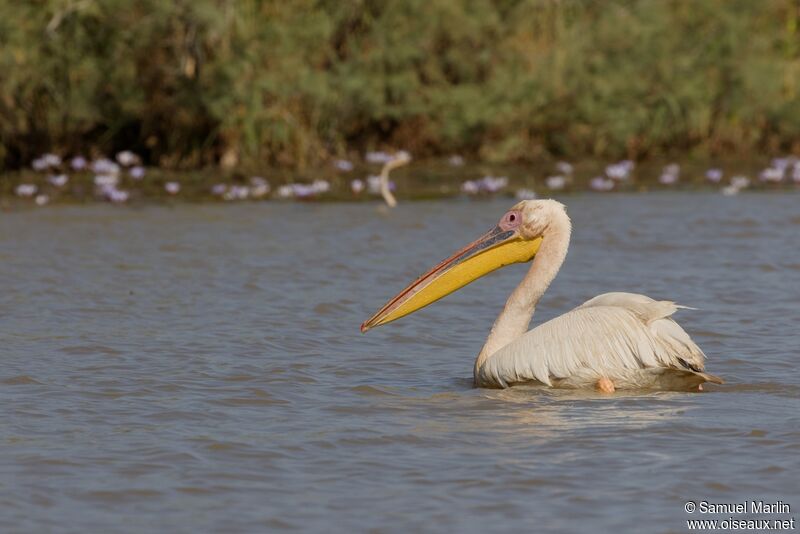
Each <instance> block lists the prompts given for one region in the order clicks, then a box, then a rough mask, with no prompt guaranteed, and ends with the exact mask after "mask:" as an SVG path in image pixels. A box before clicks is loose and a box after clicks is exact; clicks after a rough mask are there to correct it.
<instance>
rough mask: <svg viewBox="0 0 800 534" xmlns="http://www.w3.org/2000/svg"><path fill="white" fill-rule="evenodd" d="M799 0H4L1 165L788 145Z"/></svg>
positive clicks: (189, 163)
mask: <svg viewBox="0 0 800 534" xmlns="http://www.w3.org/2000/svg"><path fill="white" fill-rule="evenodd" d="M798 26H800V6H799V5H798V4H797V2H795V1H794V0H764V1H752V0H683V1H679V0H617V1H608V2H606V1H603V2H600V1H589V0H493V1H491V0H465V1H463V2H454V1H452V0H386V1H381V0H335V1H334V0H316V1H312V0H292V1H288V0H272V1H267V0H264V1H259V0H192V1H179V2H161V1H157V0H142V1H139V2H129V1H127V0H70V1H68V2H67V1H64V0H39V1H32V0H27V1H23V2H18V1H13V0H0V169H2V168H6V169H12V168H16V167H19V166H23V165H27V164H28V163H29V162H30V160H31V159H32V158H33V157H35V156H36V155H38V154H40V153H42V152H45V151H56V152H59V153H61V154H72V153H78V152H80V153H84V154H86V155H92V154H99V153H113V152H115V151H116V150H120V149H123V148H127V149H131V150H134V151H136V152H138V153H140V154H143V155H144V156H145V159H146V161H147V163H148V164H151V165H158V166H161V167H163V168H167V169H187V168H198V167H202V166H205V165H212V164H219V163H223V164H225V165H227V166H235V165H239V166H242V167H247V166H255V165H263V164H270V165H277V166H285V167H288V168H293V169H296V170H301V171H302V170H303V169H304V168H307V167H309V166H315V165H319V164H320V163H322V162H324V161H326V160H327V159H328V158H330V157H333V156H346V155H347V154H349V153H351V152H352V151H362V150H366V149H371V148H380V147H383V146H394V147H399V148H405V149H408V150H410V151H411V152H412V153H413V154H414V155H415V156H427V155H439V154H448V153H453V152H459V153H462V154H465V155H469V156H470V157H474V158H480V159H482V160H485V161H489V162H513V161H526V160H536V159H542V158H545V159H546V158H549V157H565V158H573V159H577V158H583V157H596V158H621V157H631V158H644V157H651V156H664V155H669V154H672V153H675V152H681V153H687V152H688V153H690V155H692V156H699V157H704V156H721V155H725V154H738V155H742V154H745V153H748V152H749V153H756V151H758V152H759V153H763V152H767V153H777V152H779V151H784V152H785V151H795V152H800V98H798V97H800V28H798Z"/></svg>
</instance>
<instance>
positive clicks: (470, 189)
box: [461, 180, 481, 195]
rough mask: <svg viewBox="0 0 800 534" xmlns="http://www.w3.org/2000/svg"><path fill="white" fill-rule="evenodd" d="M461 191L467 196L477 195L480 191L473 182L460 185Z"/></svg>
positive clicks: (468, 181) (469, 181) (476, 183)
mask: <svg viewBox="0 0 800 534" xmlns="http://www.w3.org/2000/svg"><path fill="white" fill-rule="evenodd" d="M461 190H462V191H463V192H464V193H466V194H468V195H477V194H478V193H479V192H480V190H481V189H480V187H479V186H478V182H476V181H475V180H467V181H466V182H464V183H463V184H461Z"/></svg>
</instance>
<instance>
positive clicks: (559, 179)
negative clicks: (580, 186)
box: [545, 176, 567, 190]
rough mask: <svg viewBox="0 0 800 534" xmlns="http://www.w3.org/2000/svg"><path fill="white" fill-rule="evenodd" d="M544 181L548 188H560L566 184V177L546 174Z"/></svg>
mask: <svg viewBox="0 0 800 534" xmlns="http://www.w3.org/2000/svg"><path fill="white" fill-rule="evenodd" d="M545 183H546V184H547V187H549V188H550V189H554V190H560V189H564V186H566V185H567V179H566V178H565V177H564V176H548V177H547V179H546V180H545Z"/></svg>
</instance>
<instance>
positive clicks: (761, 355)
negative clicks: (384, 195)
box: [0, 194, 800, 532]
mask: <svg viewBox="0 0 800 534" xmlns="http://www.w3.org/2000/svg"><path fill="white" fill-rule="evenodd" d="M562 200H564V201H565V202H566V204H567V205H568V209H569V212H570V214H571V216H572V218H573V222H574V227H575V230H574V237H573V243H572V249H571V251H570V254H569V256H568V258H567V262H566V264H565V266H564V268H563V270H562V272H561V274H560V275H559V277H558V278H557V279H556V281H555V283H554V284H553V286H552V287H551V289H550V291H549V292H548V294H547V295H546V296H545V299H544V301H543V302H542V305H541V306H540V311H538V312H537V317H536V318H535V319H534V321H535V322H540V321H543V320H546V319H548V318H550V317H552V316H554V315H556V314H558V313H563V312H564V311H566V310H568V309H570V308H571V307H573V306H575V305H577V304H579V303H580V302H583V301H584V300H586V299H588V298H590V297H592V296H594V295H595V294H598V293H601V292H605V291H613V290H627V291H635V292H643V293H647V294H649V295H651V296H653V297H656V298H668V299H674V300H676V301H678V302H680V303H683V304H686V305H690V306H695V307H697V308H700V310H699V311H689V310H685V311H681V312H680V313H679V315H678V319H679V321H681V323H682V324H683V325H684V326H685V327H686V329H687V330H688V331H689V332H690V333H691V334H692V335H694V336H695V338H696V339H697V341H698V342H699V344H700V345H701V346H702V347H703V348H704V350H705V351H706V352H707V354H708V355H709V370H710V371H711V372H713V373H715V374H719V375H720V376H723V377H724V378H726V380H727V381H728V384H726V385H725V386H720V387H716V386H710V387H708V391H706V392H704V393H702V394H686V393H674V392H627V393H618V394H616V395H614V396H613V397H610V398H609V397H605V396H601V395H598V394H596V393H594V392H580V391H551V390H547V389H544V388H539V387H534V386H523V387H516V388H512V389H509V390H502V391H501V390H476V389H473V388H472V387H471V370H472V363H473V359H474V357H475V354H476V352H477V351H478V350H479V349H480V347H481V345H482V342H483V339H484V337H485V335H486V334H487V332H488V328H489V326H490V325H491V323H492V321H493V319H494V317H495V315H496V314H497V312H498V311H499V309H500V307H501V306H502V303H503V302H504V301H505V298H506V296H507V294H508V293H509V291H510V290H511V288H513V287H514V285H515V284H516V283H517V281H518V280H519V278H520V277H521V275H522V273H523V272H524V268H525V267H524V266H514V267H510V268H508V269H505V270H503V271H502V272H499V273H497V274H495V275H492V276H490V277H487V278H486V279H484V280H482V281H480V282H477V283H475V284H472V285H470V286H469V287H468V288H465V289H464V290H462V291H461V292H459V293H458V294H455V295H452V296H451V297H448V298H447V299H445V300H444V301H442V302H439V303H437V304H436V305H434V306H431V307H430V308H427V309H426V310H423V311H421V312H419V313H417V314H415V315H413V316H411V317H408V318H405V319H403V320H402V321H398V322H396V323H393V324H392V325H389V326H386V327H382V328H379V329H376V330H374V331H371V332H370V333H369V334H368V335H366V336H362V335H360V334H359V333H358V327H359V325H360V324H361V322H362V321H363V320H364V319H365V318H366V317H368V316H369V315H371V314H372V312H374V311H375V309H377V307H378V306H379V305H380V304H382V303H383V302H384V301H385V299H386V298H387V297H389V296H391V295H392V294H394V293H395V292H396V291H397V290H399V289H401V288H402V287H403V286H404V285H405V284H406V283H407V282H408V281H409V280H410V279H412V278H413V277H415V276H416V275H418V274H419V273H420V272H423V271H424V270H426V269H427V268H428V267H429V266H430V265H432V264H433V263H434V262H436V261H438V260H440V259H441V258H442V257H444V256H445V255H446V254H448V253H449V252H452V251H453V250H455V249H457V248H459V247H460V246H462V245H463V244H464V243H466V242H468V241H470V240H472V239H474V238H475V236H477V235H479V234H480V233H481V232H483V231H485V229H486V228H488V227H490V226H491V225H492V224H493V223H494V222H495V220H496V219H497V218H498V217H499V215H501V214H502V213H503V211H504V210H505V209H506V208H507V207H508V206H509V205H510V204H511V202H510V201H503V200H495V201H491V202H465V201H451V202H426V203H413V204H412V203H407V204H404V205H401V206H400V208H398V209H397V210H394V211H392V212H387V211H386V210H380V209H379V208H378V207H377V206H376V205H368V204H360V205H347V204H339V205H274V204H264V205H238V206H181V207H176V208H173V209H170V208H159V207H146V208H142V209H135V210H134V209H132V210H120V209H111V208H109V207H102V206H92V207H75V208H68V207H65V208H59V207H55V208H53V209H49V210H46V211H36V212H33V211H31V212H20V213H13V214H4V215H2V218H0V276H1V277H2V280H3V281H4V284H3V291H2V292H0V311H1V313H2V325H3V328H2V330H1V331H0V355H2V359H3V362H4V365H3V371H2V373H1V374H0V400H2V402H3V405H4V406H5V407H6V416H5V419H4V424H3V426H2V435H1V436H2V440H0V443H2V447H3V451H2V452H3V455H2V457H3V461H2V462H3V463H2V469H3V473H4V477H3V480H4V481H5V484H4V489H3V492H2V494H0V499H2V503H3V504H2V506H3V514H1V515H0V528H2V529H3V530H14V531H47V530H59V529H61V528H63V526H64V525H70V527H72V528H74V529H75V530H92V531H108V530H114V531H130V532H138V531H142V530H154V529H155V530H162V531H164V530H168V531H185V532H189V531H197V530H209V529H212V530H225V531H231V532H237V531H238V532H252V531H263V530H273V529H287V530H290V529H297V530H331V529H332V530H342V531H350V530H354V529H357V530H359V531H361V530H366V529H371V528H372V529H377V530H396V529H399V528H403V529H414V530H426V531H430V530H434V531H438V530H441V531H464V532H468V531H475V532H477V531H486V530H487V529H488V530H491V531H495V530H497V529H498V525H503V527H502V528H501V529H502V530H521V529H524V530H528V531H537V532H540V531H547V530H568V531H585V530H597V531H611V530H613V529H620V530H624V531H630V524H631V521H632V520H637V521H642V520H644V519H643V518H645V517H646V518H647V521H648V524H650V523H652V524H653V525H658V527H657V528H656V529H655V530H657V531H664V532H667V531H682V530H683V529H684V525H685V523H683V520H684V519H686V514H685V513H684V511H683V503H684V502H685V501H686V500H688V499H690V498H692V499H696V500H702V499H707V500H717V501H719V502H735V501H741V500H743V499H754V498H758V499H761V498H781V499H783V500H784V501H786V502H789V503H791V504H792V505H793V506H794V505H796V506H800V499H798V498H797V497H798V491H797V484H796V473H797V472H798V467H800V460H798V459H799V458H800V455H798V444H799V443H800V416H799V415H798V414H800V402H799V401H798V398H799V397H800V380H799V379H798V377H797V374H796V373H795V372H794V371H795V369H796V359H797V335H796V332H797V329H798V327H799V326H800V323H798V316H797V313H796V309H797V302H798V300H799V298H798V297H800V284H797V283H795V282H794V278H796V273H797V270H798V265H800V259H798V256H797V248H798V247H797V245H798V244H800V243H798V238H797V231H796V230H797V208H796V206H797V198H796V195H772V194H758V195H744V196H738V197H733V198H726V197H719V196H716V195H704V194H694V195H690V194H659V195H638V196H625V195H618V196H608V197H587V196H569V197H565V198H564V199H562ZM645 530H651V529H649V528H648V529H645Z"/></svg>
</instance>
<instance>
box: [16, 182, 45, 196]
mask: <svg viewBox="0 0 800 534" xmlns="http://www.w3.org/2000/svg"><path fill="white" fill-rule="evenodd" d="M38 190H39V188H38V187H37V186H36V184H19V185H18V186H17V187H16V189H14V192H15V193H16V194H17V196H18V197H24V198H27V197H32V196H33V195H35V194H36V191H38Z"/></svg>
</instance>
